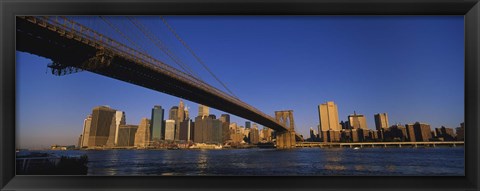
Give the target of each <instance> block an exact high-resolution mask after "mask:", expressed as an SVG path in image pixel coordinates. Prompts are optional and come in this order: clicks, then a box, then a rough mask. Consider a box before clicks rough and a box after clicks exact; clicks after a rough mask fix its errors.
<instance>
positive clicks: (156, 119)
mask: <svg viewBox="0 0 480 191" xmlns="http://www.w3.org/2000/svg"><path fill="white" fill-rule="evenodd" d="M164 113H165V112H164V110H163V109H162V106H159V105H156V106H154V107H153V109H152V122H151V123H152V124H151V125H150V132H151V134H150V140H153V141H160V140H164V139H165V123H164V122H163V117H164Z"/></svg>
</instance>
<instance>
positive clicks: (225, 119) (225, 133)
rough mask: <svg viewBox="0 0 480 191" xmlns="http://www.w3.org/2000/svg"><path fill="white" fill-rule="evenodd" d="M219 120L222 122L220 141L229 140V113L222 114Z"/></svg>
mask: <svg viewBox="0 0 480 191" xmlns="http://www.w3.org/2000/svg"><path fill="white" fill-rule="evenodd" d="M220 121H221V122H222V142H226V141H228V140H230V129H229V126H230V115H228V114H222V115H221V116H220Z"/></svg>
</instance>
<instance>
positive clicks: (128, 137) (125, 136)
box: [117, 125, 138, 147]
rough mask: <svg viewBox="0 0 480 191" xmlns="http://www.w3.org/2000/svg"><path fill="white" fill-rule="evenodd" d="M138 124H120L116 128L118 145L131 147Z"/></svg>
mask: <svg viewBox="0 0 480 191" xmlns="http://www.w3.org/2000/svg"><path fill="white" fill-rule="evenodd" d="M137 128H138V126H136V125H120V127H119V128H118V145H117V146H119V147H131V146H133V145H134V143H135V133H136V132H137Z"/></svg>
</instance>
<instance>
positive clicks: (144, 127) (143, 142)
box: [135, 118, 151, 147]
mask: <svg viewBox="0 0 480 191" xmlns="http://www.w3.org/2000/svg"><path fill="white" fill-rule="evenodd" d="M150 137H151V136H150V120H148V119H147V118H142V120H141V121H140V125H138V129H137V132H136V133H135V146H137V147H147V146H149V145H150Z"/></svg>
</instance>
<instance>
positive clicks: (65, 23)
mask: <svg viewBox="0 0 480 191" xmlns="http://www.w3.org/2000/svg"><path fill="white" fill-rule="evenodd" d="M19 18H22V19H26V20H28V21H30V22H32V23H35V24H38V25H39V26H42V27H45V28H48V29H49V30H52V31H56V32H57V33H59V34H60V35H62V36H63V35H65V36H66V37H67V38H70V39H72V38H73V39H75V40H77V41H80V42H83V43H85V44H87V45H89V46H92V47H94V48H96V49H106V50H109V51H112V52H114V54H116V55H118V56H120V57H123V58H125V59H127V60H131V61H133V62H135V63H138V64H142V65H144V66H146V67H152V68H154V69H155V70H156V71H158V72H160V73H163V74H166V75H168V76H170V77H172V78H176V79H178V80H180V81H182V82H185V83H188V84H190V85H193V86H196V87H199V88H203V89H206V90H208V91H209V92H212V93H214V94H216V95H218V96H220V97H224V98H226V99H227V100H229V101H231V102H233V103H236V104H238V105H241V106H243V107H246V108H248V109H249V110H251V111H254V112H255V113H257V114H259V115H261V116H262V117H264V118H267V119H269V120H271V121H273V122H275V123H277V124H278V125H279V126H282V127H283V125H281V124H279V123H278V122H276V120H275V118H273V117H272V116H270V115H267V114H265V113H263V112H262V111H260V110H258V109H257V108H255V107H253V106H250V105H249V104H247V103H245V102H243V101H241V100H239V99H238V98H235V97H233V96H231V95H229V94H226V93H224V92H222V91H221V90H219V89H217V88H215V87H213V86H210V85H208V84H207V83H205V82H203V81H202V80H199V79H197V78H195V77H193V76H191V75H189V74H186V73H184V72H182V71H180V70H178V69H176V68H174V67H171V66H169V65H167V64H165V63H163V62H161V61H159V60H157V59H155V58H153V57H151V56H150V55H148V54H145V53H143V52H140V51H137V50H135V49H132V48H130V47H128V46H126V45H124V44H122V43H120V42H117V41H115V40H114V39H111V38H109V37H107V36H105V35H103V34H100V33H98V32H96V31H94V30H93V29H90V28H88V27H86V26H83V25H81V24H79V23H77V22H74V21H72V20H70V19H68V18H66V17H63V16H51V17H49V16H43V17H37V16H20V17H19ZM284 128H285V127H284ZM285 129H286V128H285Z"/></svg>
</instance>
